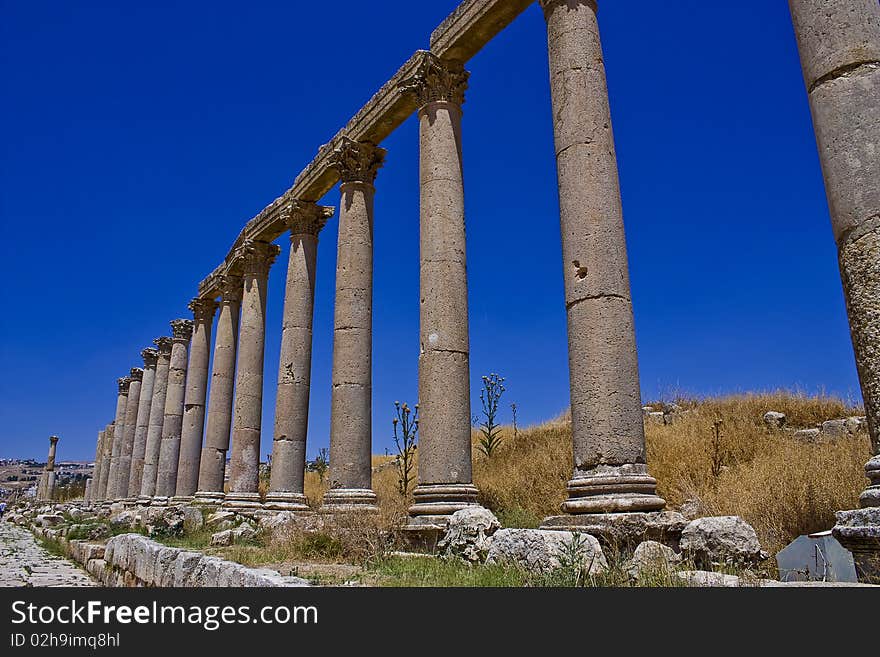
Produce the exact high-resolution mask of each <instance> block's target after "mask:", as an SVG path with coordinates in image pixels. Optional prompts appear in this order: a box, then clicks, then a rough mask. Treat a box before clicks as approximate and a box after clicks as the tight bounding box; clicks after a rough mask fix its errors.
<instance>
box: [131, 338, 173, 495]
mask: <svg viewBox="0 0 880 657" xmlns="http://www.w3.org/2000/svg"><path fill="white" fill-rule="evenodd" d="M153 344H155V345H156V347H158V350H157V351H158V355H157V357H156V376H155V378H154V379H153V396H152V398H151V399H150V416H149V417H148V418H147V440H146V443H145V444H144V465H143V469H142V471H141V488H140V493H139V495H138V504H149V503H150V502H151V501H152V499H153V496H154V495H155V494H156V476H157V474H158V472H159V452H160V451H161V449H162V427H163V426H164V424H165V397H166V393H167V392H168V371H169V369H170V367H171V349H172V347H173V345H174V340H173V339H172V338H170V337H167V336H163V337H160V338H156V339H155V340H153Z"/></svg>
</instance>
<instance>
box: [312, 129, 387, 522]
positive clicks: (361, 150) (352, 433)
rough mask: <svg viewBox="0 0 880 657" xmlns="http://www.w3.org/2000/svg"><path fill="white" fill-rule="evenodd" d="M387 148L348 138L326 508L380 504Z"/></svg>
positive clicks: (340, 160) (338, 155)
mask: <svg viewBox="0 0 880 657" xmlns="http://www.w3.org/2000/svg"><path fill="white" fill-rule="evenodd" d="M384 157H385V150H384V149H382V148H379V147H377V146H375V145H373V144H370V143H363V142H355V141H352V140H351V139H348V138H342V140H341V142H340V143H339V144H338V145H337V147H336V149H335V150H334V153H333V159H332V163H333V166H334V167H336V169H337V170H338V172H339V176H340V179H341V181H342V184H341V186H340V191H341V193H342V199H341V202H340V209H339V236H338V247H337V253H338V255H337V259H336V305H335V311H334V327H333V375H332V385H333V387H332V391H331V402H330V490H328V491H327V493H326V494H325V495H324V508H325V509H326V510H330V511H333V510H338V511H344V510H349V509H353V508H361V509H369V510H374V509H376V508H377V507H376V494H375V493H374V492H373V490H372V461H371V459H372V409H371V406H372V381H371V379H372V351H373V344H372V342H373V196H374V194H375V188H374V187H373V182H374V181H375V179H376V174H377V172H378V170H379V168H380V167H381V166H382V163H383V160H384Z"/></svg>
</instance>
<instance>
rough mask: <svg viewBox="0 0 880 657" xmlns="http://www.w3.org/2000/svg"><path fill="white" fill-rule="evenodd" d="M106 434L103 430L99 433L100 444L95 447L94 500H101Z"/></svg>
mask: <svg viewBox="0 0 880 657" xmlns="http://www.w3.org/2000/svg"><path fill="white" fill-rule="evenodd" d="M105 435H106V432H105V431H104V430H103V429H101V430H100V431H99V432H98V443H97V445H95V467H94V469H93V470H92V479H94V481H95V483H94V484H93V486H94V490H93V491H92V496H91V498H92V500H99V499H100V498H99V497H98V484H99V482H100V481H101V467H102V466H103V461H102V452H103V451H104V436H105Z"/></svg>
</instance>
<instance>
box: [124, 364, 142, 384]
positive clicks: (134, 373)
mask: <svg viewBox="0 0 880 657" xmlns="http://www.w3.org/2000/svg"><path fill="white" fill-rule="evenodd" d="M128 376H129V378H130V379H131V380H132V381H143V380H144V371H143V370H142V369H141V368H140V367H132V368H131V370H130V371H129V373H128Z"/></svg>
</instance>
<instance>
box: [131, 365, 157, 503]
mask: <svg viewBox="0 0 880 657" xmlns="http://www.w3.org/2000/svg"><path fill="white" fill-rule="evenodd" d="M141 358H143V359H144V376H143V380H142V382H141V391H140V398H139V400H138V410H137V419H136V420H135V429H134V444H133V446H132V450H131V470H130V471H129V472H130V473H129V477H128V496H127V497H128V499H129V500H130V501H132V502H135V501H137V498H138V496H139V495H140V493H141V481H142V480H143V474H144V454H146V451H147V431H148V429H149V424H150V410H151V408H152V404H153V388H154V386H155V383H156V362H157V361H158V360H159V352H158V351H156V350H155V349H152V348H148V349H144V350H143V351H141Z"/></svg>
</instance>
